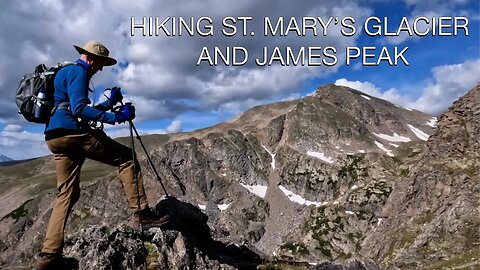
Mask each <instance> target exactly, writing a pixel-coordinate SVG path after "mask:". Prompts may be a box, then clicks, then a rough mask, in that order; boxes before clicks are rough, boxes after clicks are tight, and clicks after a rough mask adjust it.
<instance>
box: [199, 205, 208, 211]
mask: <svg viewBox="0 0 480 270" xmlns="http://www.w3.org/2000/svg"><path fill="white" fill-rule="evenodd" d="M198 208H200V209H202V210H206V209H207V206H206V205H205V204H198Z"/></svg>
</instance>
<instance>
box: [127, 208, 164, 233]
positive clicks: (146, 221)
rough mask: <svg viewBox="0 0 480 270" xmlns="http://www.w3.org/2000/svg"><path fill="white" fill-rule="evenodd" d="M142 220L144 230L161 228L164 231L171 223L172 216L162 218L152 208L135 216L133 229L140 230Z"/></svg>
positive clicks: (138, 212) (143, 210)
mask: <svg viewBox="0 0 480 270" xmlns="http://www.w3.org/2000/svg"><path fill="white" fill-rule="evenodd" d="M140 220H141V221H142V224H143V228H144V229H149V228H152V227H159V228H162V229H164V228H165V226H166V225H168V223H169V222H170V216H169V215H163V216H161V215H159V214H158V213H157V212H155V211H154V210H153V209H151V208H145V209H142V210H140V211H137V212H136V213H135V214H133V217H132V228H133V229H134V230H139V229H140Z"/></svg>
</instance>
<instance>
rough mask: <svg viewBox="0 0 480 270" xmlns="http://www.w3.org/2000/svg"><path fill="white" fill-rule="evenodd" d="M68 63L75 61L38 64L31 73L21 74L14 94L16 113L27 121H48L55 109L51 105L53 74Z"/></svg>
mask: <svg viewBox="0 0 480 270" xmlns="http://www.w3.org/2000/svg"><path fill="white" fill-rule="evenodd" d="M69 65H75V63H71V62H65V63H63V64H58V65H56V66H53V67H49V68H47V67H46V66H45V65H44V64H40V65H38V66H36V67H35V70H34V72H33V73H29V74H26V75H25V76H23V77H22V80H21V81H20V85H19V86H18V88H17V95H16V103H17V107H18V113H19V114H21V115H23V117H24V118H25V119H26V120H27V121H29V122H33V123H42V124H45V123H48V121H49V120H50V115H51V114H52V112H53V110H54V109H55V108H54V106H53V105H54V104H53V103H54V100H53V93H54V90H55V87H54V85H53V81H54V80H55V75H57V72H58V71H59V70H60V69H61V68H63V67H65V66H69Z"/></svg>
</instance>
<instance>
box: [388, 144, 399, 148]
mask: <svg viewBox="0 0 480 270" xmlns="http://www.w3.org/2000/svg"><path fill="white" fill-rule="evenodd" d="M390 145H391V146H393V147H395V148H397V147H398V146H399V145H398V144H394V143H390Z"/></svg>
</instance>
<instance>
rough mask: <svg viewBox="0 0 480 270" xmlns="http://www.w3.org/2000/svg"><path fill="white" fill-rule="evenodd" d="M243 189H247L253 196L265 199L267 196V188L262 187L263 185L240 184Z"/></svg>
mask: <svg viewBox="0 0 480 270" xmlns="http://www.w3.org/2000/svg"><path fill="white" fill-rule="evenodd" d="M240 185H242V187H244V188H246V189H247V190H248V191H250V192H252V193H253V194H255V195H257V196H258V197H260V198H265V195H266V194H267V188H268V187H267V186H261V185H254V186H249V185H245V184H240Z"/></svg>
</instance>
